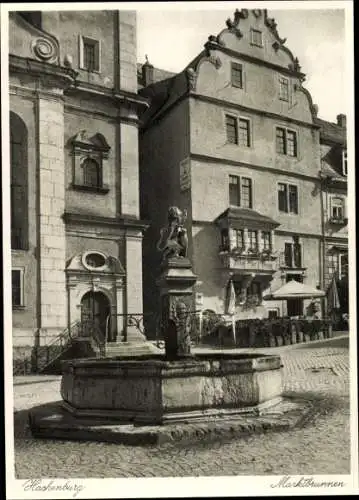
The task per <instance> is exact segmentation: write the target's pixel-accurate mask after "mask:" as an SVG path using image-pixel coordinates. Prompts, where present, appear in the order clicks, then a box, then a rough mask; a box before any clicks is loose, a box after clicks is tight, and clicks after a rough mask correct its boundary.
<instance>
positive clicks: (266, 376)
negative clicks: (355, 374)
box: [61, 353, 282, 425]
mask: <svg viewBox="0 0 359 500" xmlns="http://www.w3.org/2000/svg"><path fill="white" fill-rule="evenodd" d="M62 368H63V375H62V381H61V396H62V399H63V406H64V408H66V409H67V410H68V411H70V412H71V413H72V414H73V415H74V416H77V417H94V418H101V419H102V418H105V419H109V423H110V421H117V422H118V421H120V422H132V423H135V424H136V423H138V424H142V425H144V424H146V425H148V424H157V425H158V424H165V423H172V422H176V421H178V422H184V421H193V420H201V419H207V418H209V417H221V416H222V417H227V416H232V415H236V414H242V413H260V411H261V410H262V409H263V408H264V407H268V406H270V405H272V404H275V403H277V402H278V401H279V400H280V397H281V394H282V370H281V368H282V364H281V359H280V356H275V355H262V354H243V353H241V354H233V353H213V354H196V355H194V356H191V357H188V358H183V359H179V360H175V361H168V360H166V359H165V357H164V356H159V355H153V356H136V357H135V358H125V359H124V358H122V359H119V358H104V359H99V358H96V359H77V360H69V361H64V362H63V366H62Z"/></svg>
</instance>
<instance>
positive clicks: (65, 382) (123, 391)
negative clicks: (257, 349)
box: [31, 207, 282, 439]
mask: <svg viewBox="0 0 359 500" xmlns="http://www.w3.org/2000/svg"><path fill="white" fill-rule="evenodd" d="M184 221H185V214H184V213H182V212H181V211H180V210H179V209H178V208H176V207H171V208H170V209H169V211H168V226H167V227H166V228H164V229H163V230H162V231H161V239H160V241H159V243H158V245H157V248H158V249H159V251H161V252H162V257H163V258H162V265H161V273H160V276H159V279H158V282H157V284H158V286H159V290H160V297H161V319H162V323H161V324H162V328H163V334H164V338H165V353H164V354H162V353H160V354H157V353H156V354H149V355H137V356H133V357H126V358H123V357H122V358H121V357H114V358H102V359H101V358H96V359H75V360H69V361H65V362H63V375H62V381H61V396H62V399H63V401H62V410H61V412H60V414H59V413H57V415H58V417H57V420H56V418H55V417H54V415H52V417H53V418H52V420H51V418H50V417H51V416H50V415H49V414H47V415H44V414H42V415H41V414H39V413H38V414H36V412H34V413H33V414H32V416H31V427H32V431H33V434H34V435H39V436H42V437H44V436H47V437H52V438H53V437H56V436H58V437H65V436H66V435H67V434H66V432H65V431H64V428H66V429H67V431H68V433H69V432H70V430H69V429H70V427H71V425H72V426H73V427H74V428H75V427H76V425H77V426H78V422H81V423H82V424H81V425H82V428H84V426H85V427H86V426H93V425H94V422H99V419H100V420H101V419H104V420H105V424H106V425H107V427H108V425H109V424H110V423H111V422H112V423H113V424H114V425H119V424H129V423H131V424H132V425H134V426H149V425H150V426H151V425H153V426H158V425H160V426H163V425H164V424H171V423H174V422H176V423H183V422H186V423H190V422H197V421H209V420H211V419H212V420H213V419H214V421H216V420H217V422H218V418H217V417H221V421H222V419H223V418H225V417H228V418H232V419H233V418H234V417H235V416H236V415H237V416H239V415H243V414H244V415H248V414H249V415H258V414H260V413H261V411H263V408H266V407H270V406H271V405H274V404H275V403H278V402H279V401H281V399H282V398H281V395H282V372H281V359H280V357H279V356H277V355H270V356H267V355H263V354H236V353H235V354H233V353H223V352H214V353H213V354H193V353H192V352H191V337H190V336H191V321H190V316H191V310H192V303H193V287H194V285H195V283H196V280H197V277H196V276H195V274H194V273H193V270H192V264H191V262H190V260H189V258H188V256H187V233H186V230H185V228H184ZM57 412H58V410H57ZM55 413H56V412H55ZM59 415H60V416H59ZM69 415H70V416H71V418H72V420H71V422H72V423H71V422H70V420H69ZM61 421H62V422H65V421H66V422H67V423H66V425H65V427H64V425H62V426H61V425H60V424H61ZM56 422H57V423H56ZM69 422H70V423H69ZM76 422H77V424H76ZM66 426H67V427H66ZM79 439H81V438H80V437H79Z"/></svg>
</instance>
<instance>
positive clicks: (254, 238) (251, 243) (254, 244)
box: [248, 229, 258, 252]
mask: <svg viewBox="0 0 359 500" xmlns="http://www.w3.org/2000/svg"><path fill="white" fill-rule="evenodd" d="M248 249H249V250H252V251H253V252H257V251H258V233H257V231H253V230H252V229H248Z"/></svg>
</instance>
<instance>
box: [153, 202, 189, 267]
mask: <svg viewBox="0 0 359 500" xmlns="http://www.w3.org/2000/svg"><path fill="white" fill-rule="evenodd" d="M186 218H187V212H186V211H184V212H182V211H181V210H180V209H179V208H178V207H170V208H169V209H168V226H167V227H165V228H162V229H161V237H160V240H159V241H158V243H157V250H159V251H160V252H162V259H163V260H164V261H166V260H168V259H169V258H181V257H187V247H188V238H187V230H186V229H185V228H184V227H183V224H184V223H185V221H186Z"/></svg>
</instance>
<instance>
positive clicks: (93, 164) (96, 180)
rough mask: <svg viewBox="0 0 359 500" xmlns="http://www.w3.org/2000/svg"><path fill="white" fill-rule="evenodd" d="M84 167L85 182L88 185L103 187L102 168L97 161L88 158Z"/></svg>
mask: <svg viewBox="0 0 359 500" xmlns="http://www.w3.org/2000/svg"><path fill="white" fill-rule="evenodd" d="M82 168H83V175H84V179H83V183H84V186H88V187H95V188H96V187H101V184H102V182H101V169H100V165H99V164H98V163H97V161H95V160H92V159H90V158H89V159H87V160H85V161H84V162H83V164H82Z"/></svg>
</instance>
